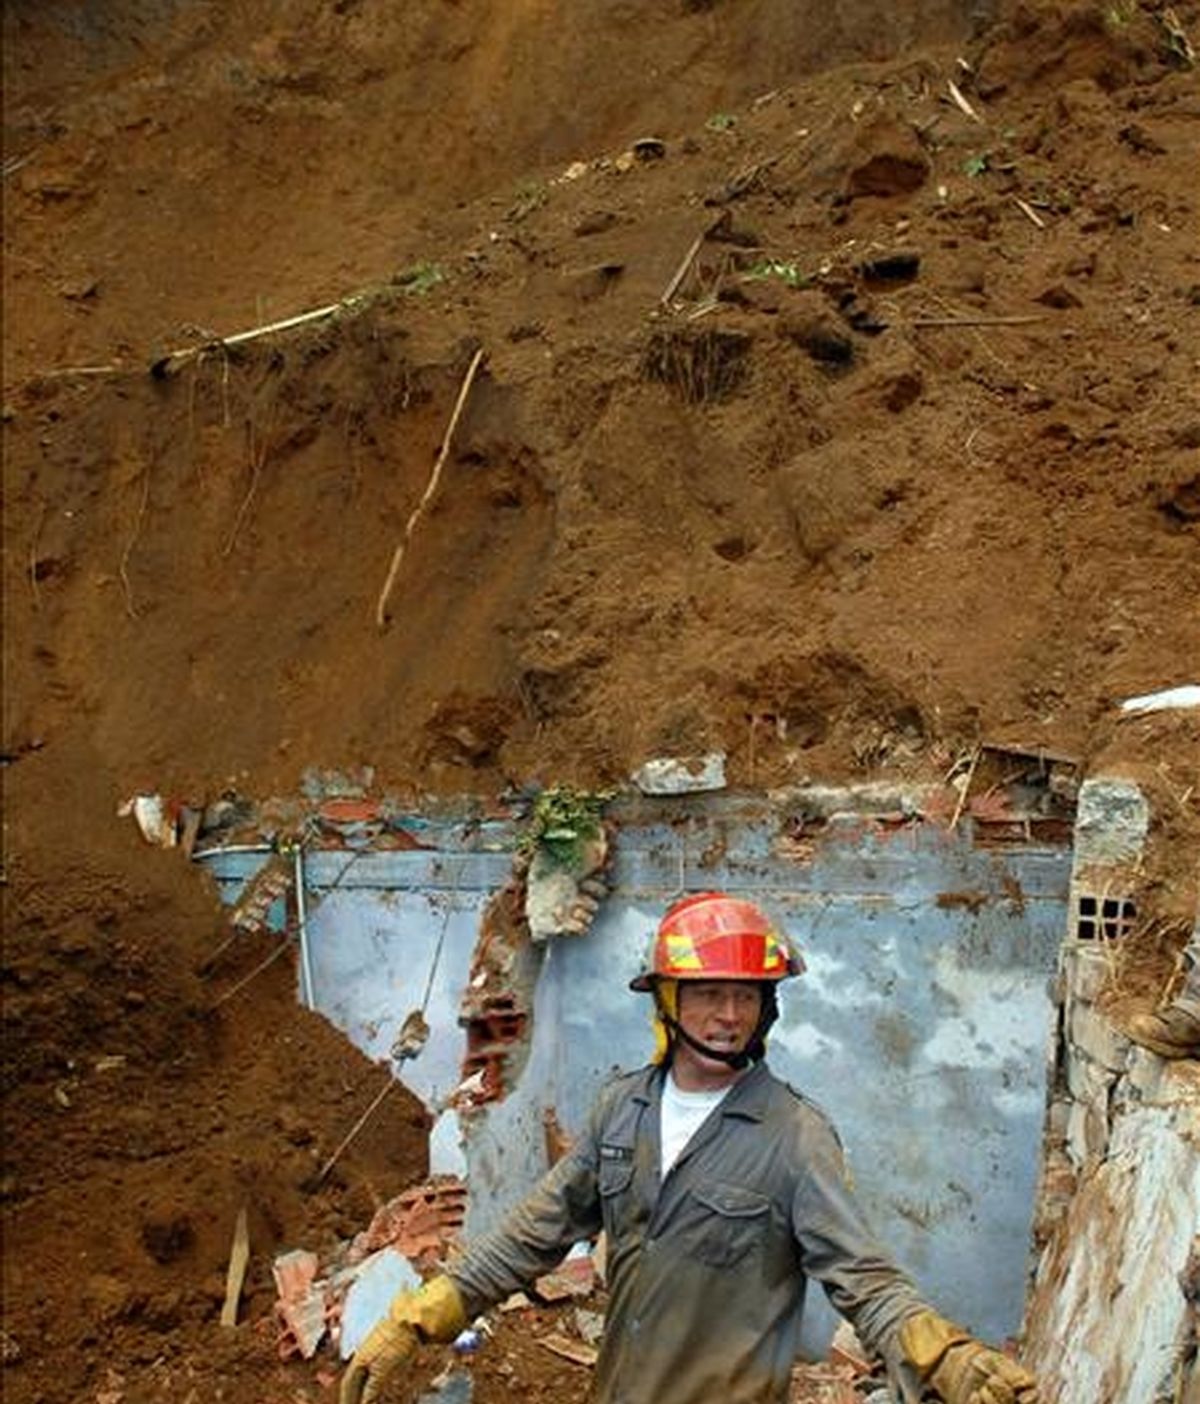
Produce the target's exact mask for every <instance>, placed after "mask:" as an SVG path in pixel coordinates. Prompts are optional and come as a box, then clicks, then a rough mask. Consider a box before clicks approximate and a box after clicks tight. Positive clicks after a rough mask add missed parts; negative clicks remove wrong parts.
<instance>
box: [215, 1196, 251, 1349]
mask: <svg viewBox="0 0 1200 1404" xmlns="http://www.w3.org/2000/svg"><path fill="white" fill-rule="evenodd" d="M249 1261H250V1230H249V1227H248V1226H247V1223H246V1206H245V1205H244V1204H243V1205H242V1207H241V1209H240V1210H238V1216H237V1225H236V1226H235V1228H234V1230H233V1247H232V1248H231V1249H230V1252H229V1271H228V1272H227V1273H226V1275H225V1303H224V1305H223V1306H222V1307H221V1325H222V1326H236V1325H237V1313H238V1300H239V1298H240V1297H241V1295H242V1283H243V1282H244V1281H245V1280H246V1264H247V1263H248V1262H249Z"/></svg>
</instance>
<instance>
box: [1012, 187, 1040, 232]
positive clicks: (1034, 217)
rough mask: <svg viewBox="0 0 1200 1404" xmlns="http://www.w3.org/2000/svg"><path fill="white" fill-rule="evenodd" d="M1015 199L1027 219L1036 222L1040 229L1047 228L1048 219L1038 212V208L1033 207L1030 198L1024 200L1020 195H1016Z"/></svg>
mask: <svg viewBox="0 0 1200 1404" xmlns="http://www.w3.org/2000/svg"><path fill="white" fill-rule="evenodd" d="M1013 199H1014V200H1015V201H1016V205H1017V209H1019V210H1020V211H1021V213H1022V214H1023V215H1024V216H1025V218H1026V219H1028V220H1029V221H1031V223H1033V224H1036V225H1037V227H1038V228H1039V229H1045V227H1046V221H1045V220H1044V219H1043V218H1042V217H1041V215H1040V214H1038V212H1037V210H1035V209H1034V208H1033V206H1032V205H1031V204H1030V203H1029V201H1028V200H1022V199H1021V197H1020V196H1019V195H1014V196H1013Z"/></svg>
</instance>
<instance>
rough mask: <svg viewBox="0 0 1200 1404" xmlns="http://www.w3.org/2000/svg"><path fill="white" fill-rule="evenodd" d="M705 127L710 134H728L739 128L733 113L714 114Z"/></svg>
mask: <svg viewBox="0 0 1200 1404" xmlns="http://www.w3.org/2000/svg"><path fill="white" fill-rule="evenodd" d="M704 125H705V126H706V127H707V128H708V130H709V131H710V132H728V131H732V130H733V128H734V127H736V126H737V118H736V117H735V116H734V115H733V113H732V112H714V113H713V115H712V116H711V117H710V118H709V119H708V121H707V122H705V124H704Z"/></svg>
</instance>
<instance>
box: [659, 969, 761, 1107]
mask: <svg viewBox="0 0 1200 1404" xmlns="http://www.w3.org/2000/svg"><path fill="white" fill-rule="evenodd" d="M761 1012H762V991H761V990H760V989H759V987H758V985H756V984H753V983H750V982H748V981H745V980H680V982H679V1024H680V1027H681V1028H682V1029H683V1030H684V1032H685V1033H687V1034H688V1035H689V1036H690V1037H692V1038H694V1039H695V1040H696V1041H697V1042H698V1043H702V1044H704V1045H705V1047H706V1048H718V1049H720V1050H721V1052H722V1053H740V1052H742V1050H743V1049H744V1048H745V1047H746V1045H747V1044H748V1043H749V1042H750V1039H751V1036H752V1035H753V1033H754V1030H755V1029H756V1028H757V1027H758V1016H759V1015H760V1014H761ZM674 1061H675V1070H676V1075H677V1080H678V1081H679V1083H680V1085H681V1086H683V1085H684V1083H685V1081H687V1080H693V1079H694V1078H699V1079H701V1080H702V1081H703V1082H712V1081H714V1080H728V1079H731V1078H733V1077H735V1076H736V1073H735V1072H734V1070H733V1069H732V1068H730V1066H729V1065H728V1064H727V1063H722V1062H721V1061H720V1059H718V1058H706V1057H705V1056H704V1055H703V1054H702V1053H698V1052H697V1051H696V1050H695V1049H694V1048H692V1047H691V1046H690V1045H689V1044H687V1043H685V1042H684V1041H683V1040H682V1039H680V1040H679V1042H678V1046H677V1047H676V1049H675V1053H674ZM679 1074H683V1076H682V1077H680V1076H679Z"/></svg>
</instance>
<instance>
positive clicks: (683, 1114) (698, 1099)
mask: <svg viewBox="0 0 1200 1404" xmlns="http://www.w3.org/2000/svg"><path fill="white" fill-rule="evenodd" d="M732 1086H733V1084H732V1083H730V1084H729V1087H732ZM729 1087H719V1088H717V1090H716V1091H715V1092H682V1091H680V1089H679V1088H678V1087H676V1085H675V1074H674V1073H673V1072H668V1073H667V1078H666V1081H665V1082H664V1083H663V1094H662V1122H661V1126H660V1133H661V1134H660V1140H661V1141H662V1165H661V1167H660V1171H659V1173H660V1175H661V1176H662V1178H663V1179H664V1180H665V1179H666V1177H667V1171H668V1170H670V1168H671V1166H672V1165H674V1164H675V1162H676V1161H677V1160H678V1159H679V1155H680V1152H681V1151H682V1150H683V1148H684V1146H686V1145H687V1143H688V1142H689V1141H690V1140H691V1139H692V1136H693V1135H694V1134H695V1133H696V1131H697V1130H698V1129H699V1127H700V1123H701V1122H702V1121H703V1120H704V1119H705V1118H706V1117H707V1116H708V1114H709V1112H710V1111H712V1110H713V1108H714V1107H719V1106H720V1105H721V1103H722V1102H723V1101H724V1100H725V1095H726V1093H727V1092H728V1091H729Z"/></svg>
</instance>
